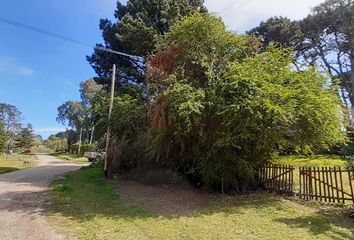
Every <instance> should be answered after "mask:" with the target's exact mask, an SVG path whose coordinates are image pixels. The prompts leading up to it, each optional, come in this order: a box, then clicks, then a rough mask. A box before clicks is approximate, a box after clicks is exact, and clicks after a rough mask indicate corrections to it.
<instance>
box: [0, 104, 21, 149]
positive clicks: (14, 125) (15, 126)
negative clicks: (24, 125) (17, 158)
mask: <svg viewBox="0 0 354 240" xmlns="http://www.w3.org/2000/svg"><path fill="white" fill-rule="evenodd" d="M0 122H2V123H3V125H4V126H3V127H4V130H5V132H6V134H7V137H8V138H7V141H6V149H7V150H10V149H13V148H14V147H15V144H16V139H15V138H16V135H17V134H18V133H19V131H20V130H21V112H20V111H19V110H18V109H17V107H16V106H13V105H10V104H6V103H0Z"/></svg>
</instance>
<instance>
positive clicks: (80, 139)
mask: <svg viewBox="0 0 354 240" xmlns="http://www.w3.org/2000/svg"><path fill="white" fill-rule="evenodd" d="M81 141H82V126H81V128H80V135H79V148H78V150H77V156H78V157H80V152H81Z"/></svg>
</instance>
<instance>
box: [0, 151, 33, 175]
mask: <svg viewBox="0 0 354 240" xmlns="http://www.w3.org/2000/svg"><path fill="white" fill-rule="evenodd" d="M37 162H38V161H37V158H36V157H35V156H33V155H28V154H13V155H5V154H0V174H2V173H9V172H13V171H17V170H20V169H26V168H29V167H33V166H35V165H36V164H37Z"/></svg>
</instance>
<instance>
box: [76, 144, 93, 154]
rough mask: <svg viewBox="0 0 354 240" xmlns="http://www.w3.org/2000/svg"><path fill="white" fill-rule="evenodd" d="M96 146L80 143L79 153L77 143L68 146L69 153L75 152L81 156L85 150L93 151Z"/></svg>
mask: <svg viewBox="0 0 354 240" xmlns="http://www.w3.org/2000/svg"><path fill="white" fill-rule="evenodd" d="M96 148H97V146H96V145H94V144H84V145H81V147H80V153H79V152H78V151H79V146H78V145H73V146H71V148H70V153H71V154H77V155H78V156H83V155H84V153H85V152H90V151H93V150H95V149H96Z"/></svg>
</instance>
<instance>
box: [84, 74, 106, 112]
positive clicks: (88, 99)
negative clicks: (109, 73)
mask: <svg viewBox="0 0 354 240" xmlns="http://www.w3.org/2000/svg"><path fill="white" fill-rule="evenodd" d="M102 89H103V87H102V85H99V84H97V83H96V82H95V80H94V79H93V78H90V79H88V80H86V81H83V82H81V83H80V95H81V100H82V103H83V104H84V105H85V106H87V108H89V107H90V106H91V105H92V101H93V99H94V98H95V96H96V95H97V94H98V93H99V92H101V91H102Z"/></svg>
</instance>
